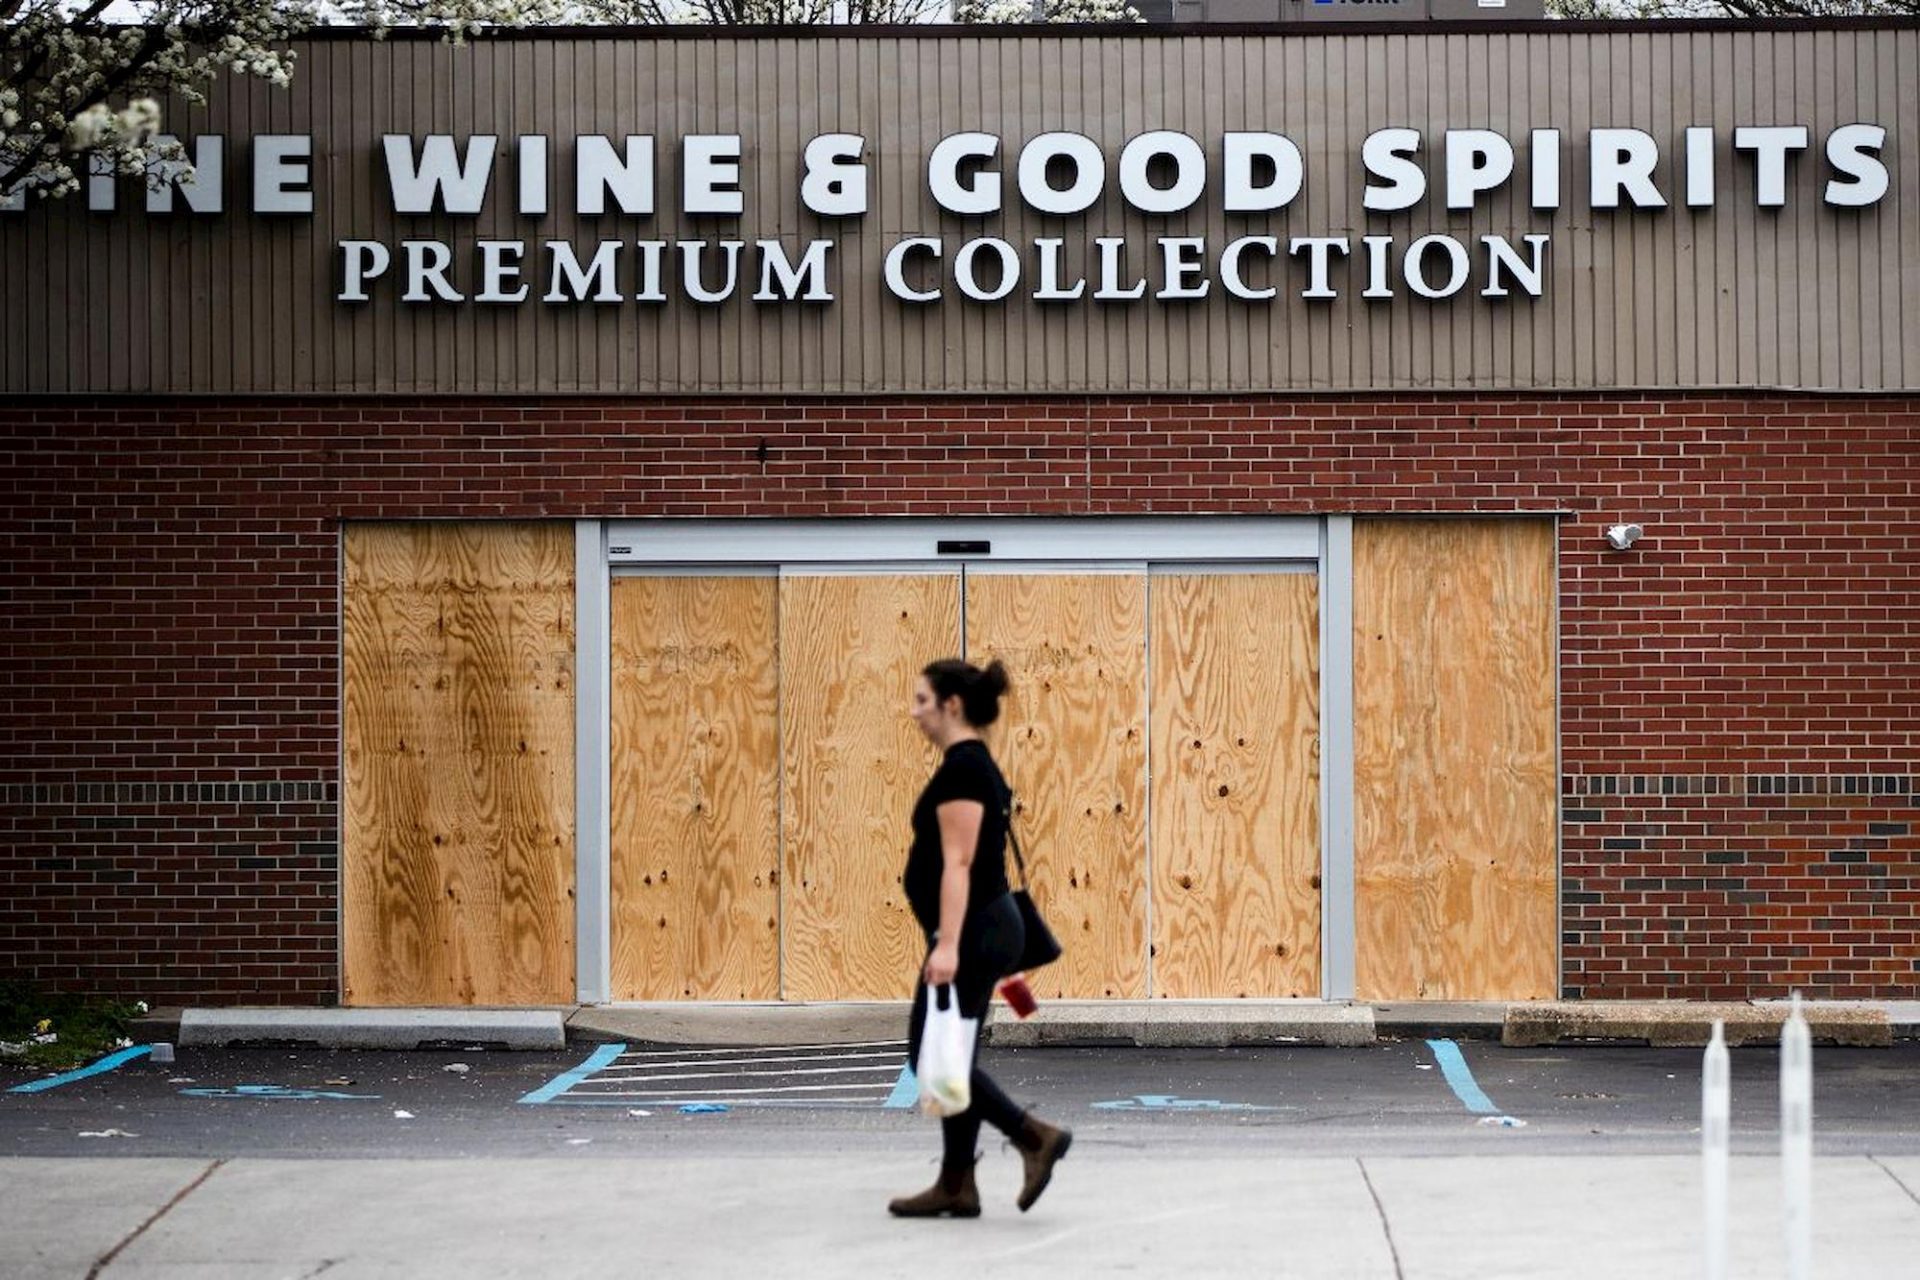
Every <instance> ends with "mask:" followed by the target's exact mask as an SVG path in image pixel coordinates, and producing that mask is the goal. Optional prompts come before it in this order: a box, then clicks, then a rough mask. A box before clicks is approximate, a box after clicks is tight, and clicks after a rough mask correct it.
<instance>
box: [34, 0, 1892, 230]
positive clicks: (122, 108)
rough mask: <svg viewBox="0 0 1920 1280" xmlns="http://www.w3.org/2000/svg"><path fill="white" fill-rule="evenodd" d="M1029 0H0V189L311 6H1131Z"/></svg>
mask: <svg viewBox="0 0 1920 1280" xmlns="http://www.w3.org/2000/svg"><path fill="white" fill-rule="evenodd" d="M1729 2H1734V0H1729ZM1740 2H1746V0H1740ZM1812 2H1816V3H1817V2H1821V0H1812ZM1907 2H1908V3H1920V0H1907ZM1038 3H1039V9H1038V10H1036V8H1035V0H0V199H8V198H12V197H14V196H15V195H16V193H18V192H20V191H22V190H31V191H33V192H34V193H35V194H37V195H40V196H46V197H53V196H62V195H66V194H67V193H69V192H72V191H75V190H77V189H78V188H79V186H80V183H81V180H82V178H83V177H85V176H87V175H88V174H110V175H115V176H120V175H126V176H135V177H144V178H145V179H146V181H147V182H149V183H150V184H156V185H157V184H159V183H162V182H168V181H173V180H176V179H178V178H181V177H185V176H188V175H190V174H191V173H192V166H191V165H190V164H189V163H188V162H187V159H186V156H185V154H184V153H183V151H182V149H181V148H180V147H179V145H178V144H176V143H170V142H168V141H167V140H166V138H165V137H164V135H163V134H162V132H161V129H162V121H161V103H163V102H165V101H168V100H172V101H174V102H184V103H190V104H198V103H202V102H205V101H206V96H207V93H208V91H209V90H210V88H211V87H212V85H213V84H214V82H215V80H216V79H217V78H218V77H219V76H220V75H221V74H222V73H231V74H237V75H249V76H256V77H259V78H261V79H264V80H267V81H269V82H271V83H273V84H276V85H279V86H282V87H285V86H286V85H287V84H288V83H289V82H290V81H291V79H292V76H293V71H294V54H293V51H292V50H290V49H289V48H288V47H287V42H288V41H289V40H290V39H292V38H293V37H294V36H297V35H299V34H300V33H301V32H303V31H305V30H307V29H308V28H310V27H312V26H314V25H315V24H317V23H322V22H326V23H347V24H352V25H356V26H365V27H370V28H373V29H374V30H375V31H376V32H384V31H386V30H389V29H391V28H394V27H403V26H404V27H413V26H426V27H434V28H437V29H439V30H440V31H442V32H443V33H444V34H445V36H446V37H447V38H448V39H450V40H452V41H454V42H456V43H458V42H459V41H461V40H463V39H465V38H466V37H467V36H469V35H472V34H476V33H479V32H482V31H485V30H488V29H490V28H495V27H502V26H539V25H546V24H553V23H580V24H613V25H660V24H701V25H716V26H742V25H755V26H760V25H766V26H788V25H824V24H839V23H849V24H871V23H919V22H928V21H939V20H942V19H945V18H948V17H951V18H952V19H953V20H954V21H956V22H967V23H1018V22H1029V21H1033V20H1034V19H1035V18H1036V17H1038V18H1040V19H1041V20H1044V21H1047V22H1082V23H1086V22H1138V21H1140V15H1139V14H1138V13H1136V12H1135V11H1134V10H1133V8H1132V6H1131V5H1130V4H1128V3H1127V0H1038Z"/></svg>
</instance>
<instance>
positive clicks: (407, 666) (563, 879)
mask: <svg viewBox="0 0 1920 1280" xmlns="http://www.w3.org/2000/svg"><path fill="white" fill-rule="evenodd" d="M345 539H346V599H345V610H346V621H345V634H344V642H345V653H344V703H345V728H344V734H345V774H346V786H345V792H346V794H345V801H344V805H343V813H342V831H343V834H342V863H343V867H342V877H341V879H342V882H343V883H342V905H341V910H342V916H343V927H342V934H343V943H342V946H343V966H344V970H345V974H344V980H343V996H344V999H345V1002H346V1003H348V1004H353V1005H415V1004H418V1005H462V1004H488V1005H494V1004H498V1005H516V1004H553V1003H566V1002H570V1001H571V1000H572V999H573V996H574V902H573V894H574V870H573V867H574V758H573V740H574V690H573V657H574V655H573V649H574V612H573V610H574V576H573V575H574V569H573V565H574V561H573V554H574V549H573V529H572V527H571V526H570V525H566V524H515V523H505V522H501V523H489V524H484V525H481V524H447V523H433V524H393V525H386V524H382V525H373V524H356V525H350V526H349V527H348V528H347V530H346V535H345Z"/></svg>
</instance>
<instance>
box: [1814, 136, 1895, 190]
mask: <svg viewBox="0 0 1920 1280" xmlns="http://www.w3.org/2000/svg"><path fill="white" fill-rule="evenodd" d="M1886 145H1887V131H1886V130H1885V129H1882V128H1881V127H1880V126H1879V125H1877V124H1843V125H1841V126H1840V127H1839V128H1838V129H1835V130H1834V131H1833V132H1832V133H1830V134H1828V135H1827V163H1828V164H1830V165H1832V166H1833V168H1834V171H1835V172H1837V173H1841V174H1845V175H1846V176H1847V178H1848V179H1849V181H1846V182H1842V181H1840V180H1839V179H1838V178H1836V179H1834V180H1833V181H1831V182H1829V183H1827V191H1826V200H1827V203H1828V204H1831V205H1838V206H1840V207H1841V208H1843V209H1858V208H1861V207H1863V206H1865V205H1870V204H1875V203H1877V202H1878V201H1879V200H1880V198H1881V197H1882V196H1884V195H1886V194H1887V166H1886V165H1884V164H1881V163H1880V159H1879V156H1880V149H1881V148H1882V147H1884V146H1886Z"/></svg>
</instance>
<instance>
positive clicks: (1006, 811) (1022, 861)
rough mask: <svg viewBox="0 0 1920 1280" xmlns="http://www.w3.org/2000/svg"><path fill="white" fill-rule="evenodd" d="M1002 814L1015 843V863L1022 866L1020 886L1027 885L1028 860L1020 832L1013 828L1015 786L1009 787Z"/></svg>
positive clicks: (1008, 833) (1009, 836) (1008, 836)
mask: <svg viewBox="0 0 1920 1280" xmlns="http://www.w3.org/2000/svg"><path fill="white" fill-rule="evenodd" d="M1000 814H1001V816H1002V817H1003V818H1005V819H1006V822H1007V840H1008V841H1009V842H1010V843H1011V844H1012V845H1013V865H1014V866H1016V867H1018V868H1020V888H1021V890H1022V891H1023V892H1024V891H1025V890H1026V887H1027V860H1026V858H1025V857H1024V856H1023V855H1022V854H1021V852H1020V833H1019V832H1018V831H1015V830H1014V829H1013V788H1011V787H1009V788H1007V803H1006V807H1005V808H1003V809H1002V810H1001V811H1000Z"/></svg>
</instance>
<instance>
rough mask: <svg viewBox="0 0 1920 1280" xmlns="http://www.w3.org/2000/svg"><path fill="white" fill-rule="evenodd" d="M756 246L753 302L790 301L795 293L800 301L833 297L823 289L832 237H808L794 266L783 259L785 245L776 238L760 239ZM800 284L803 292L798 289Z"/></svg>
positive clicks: (825, 300) (785, 256) (824, 299)
mask: <svg viewBox="0 0 1920 1280" xmlns="http://www.w3.org/2000/svg"><path fill="white" fill-rule="evenodd" d="M758 247H759V249H760V292H758V293H756V294H754V295H753V300H754V301H755V302H792V301H793V300H794V299H795V298H796V297H797V298H799V299H800V300H801V301H802V302H832V301H833V295H832V294H831V293H829V292H827V254H828V253H829V252H831V251H832V249H833V241H831V240H809V241H808V242H807V251H806V252H805V253H803V254H801V255H800V265H799V266H797V267H796V266H794V265H793V263H791V262H789V261H788V260H787V251H786V248H785V247H784V246H783V245H782V244H781V243H780V242H779V241H778V240H761V241H759V242H758ZM776 283H777V284H778V285H779V288H778V289H775V287H774V286H775V284H776ZM803 286H804V287H805V289H806V292H805V293H801V292H800V290H801V288H802V287H803Z"/></svg>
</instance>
